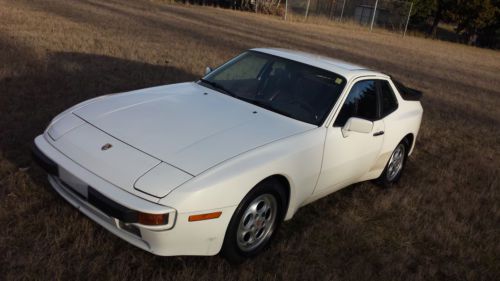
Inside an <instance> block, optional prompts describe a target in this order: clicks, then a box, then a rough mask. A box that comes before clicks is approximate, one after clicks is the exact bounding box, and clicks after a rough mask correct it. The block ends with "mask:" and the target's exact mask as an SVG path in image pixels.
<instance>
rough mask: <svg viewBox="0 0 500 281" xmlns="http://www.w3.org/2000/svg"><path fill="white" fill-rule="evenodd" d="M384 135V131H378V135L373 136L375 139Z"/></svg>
mask: <svg viewBox="0 0 500 281" xmlns="http://www.w3.org/2000/svg"><path fill="white" fill-rule="evenodd" d="M383 134H384V131H378V132H376V133H373V136H374V137H378V136H381V135H383Z"/></svg>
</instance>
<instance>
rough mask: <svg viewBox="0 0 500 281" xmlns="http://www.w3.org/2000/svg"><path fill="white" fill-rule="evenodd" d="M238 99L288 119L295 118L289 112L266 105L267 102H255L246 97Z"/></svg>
mask: <svg viewBox="0 0 500 281" xmlns="http://www.w3.org/2000/svg"><path fill="white" fill-rule="evenodd" d="M236 98H238V99H240V100H243V101H246V102H248V103H251V104H255V105H257V106H260V107H262V108H265V109H267V110H270V111H273V112H276V113H279V114H281V115H285V116H286V117H290V118H293V117H292V116H291V115H290V114H289V113H288V112H285V111H283V110H280V109H277V108H276V107H274V106H272V105H271V104H269V103H265V102H263V101H260V100H253V99H249V98H244V97H236Z"/></svg>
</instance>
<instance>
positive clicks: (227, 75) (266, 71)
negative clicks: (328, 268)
mask: <svg viewBox="0 0 500 281" xmlns="http://www.w3.org/2000/svg"><path fill="white" fill-rule="evenodd" d="M206 72H207V73H206V76H205V77H203V78H201V79H200V80H199V81H196V82H187V83H180V84H173V85H167V86H159V87H154V88H148V89H143V90H137V91H132V92H127V93H122V94H115V95H107V96H102V97H98V98H94V99H91V100H88V101H85V102H82V103H80V104H78V105H76V106H74V107H72V108H70V109H68V110H66V111H64V112H63V113H61V114H59V115H58V116H57V117H55V118H54V120H53V121H52V122H51V123H50V125H49V126H48V128H47V129H46V131H45V132H44V133H43V134H42V135H40V136H38V137H37V138H36V139H35V146H34V149H33V154H34V158H35V160H37V162H38V163H39V164H40V165H41V166H42V167H43V168H45V170H46V171H47V172H48V174H49V176H48V180H49V182H50V184H51V185H52V186H53V187H54V189H55V190H56V191H57V192H58V193H59V194H60V195H61V196H62V197H64V198H65V199H66V200H67V201H68V202H70V203H71V204H72V205H73V206H75V207H76V208H78V209H79V210H80V211H81V212H82V213H84V214H85V215H87V216H88V217H89V218H90V219H92V220H94V221H95V222H97V223H99V224H100V225H102V226H103V227H104V228H106V229H108V230H109V231H111V232H112V233H113V234H115V235H117V236H119V237H120V238H122V239H124V240H126V241H128V242H129V243H131V244H133V245H135V246H137V247H139V248H141V249H144V250H146V251H149V252H151V253H153V254H156V255H161V256H173V255H215V254H217V253H219V252H221V253H222V254H223V255H224V256H225V257H226V258H228V259H229V260H232V261H242V260H244V259H245V258H247V257H251V256H254V255H256V254H257V253H259V252H260V251H262V250H263V249H264V248H265V247H266V246H267V245H268V244H269V242H270V240H271V238H272V237H273V234H274V233H276V229H277V228H278V226H279V225H280V222H281V221H283V220H288V219H291V218H292V217H293V215H294V214H295V212H296V211H297V210H298V209H299V208H300V207H301V206H304V205H306V204H308V203H310V202H312V201H314V200H316V199H318V198H321V197H324V196H326V195H328V194H330V193H332V192H334V191H336V190H338V189H340V188H343V187H346V186H348V185H350V184H353V183H356V182H360V181H365V180H371V179H377V180H378V182H379V183H382V184H391V183H394V182H396V181H397V180H398V179H399V178H400V176H401V173H402V171H403V168H404V165H405V161H406V159H407V156H408V155H410V153H411V152H412V150H413V147H414V145H415V139H416V137H417V133H418V130H419V127H420V121H421V118H422V112H423V110H422V106H421V105H420V102H419V98H420V96H421V93H420V92H419V91H416V90H413V89H410V88H407V87H405V86H403V85H402V84H400V83H398V82H396V81H394V80H392V79H391V77H389V76H387V75H385V74H382V73H380V72H376V71H372V70H368V69H366V68H364V67H361V66H357V65H353V64H349V63H345V62H342V61H337V60H333V59H330V58H326V57H321V56H316V55H311V54H307V53H302V52H295V51H288V50H283V49H268V48H266V49H263V48H261V49H252V50H249V51H246V52H244V53H243V54H241V55H239V56H237V57H235V58H233V59H231V60H230V61H228V62H227V63H225V64H223V65H222V66H220V67H218V68H217V69H215V70H213V71H212V70H211V69H210V68H207V71H206Z"/></svg>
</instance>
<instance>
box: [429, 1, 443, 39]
mask: <svg viewBox="0 0 500 281" xmlns="http://www.w3.org/2000/svg"><path fill="white" fill-rule="evenodd" d="M442 17H443V7H442V6H441V4H438V7H437V11H436V15H435V16H434V21H433V22H432V26H431V28H430V29H429V33H428V35H429V36H430V37H433V38H435V37H436V33H437V28H438V25H439V22H440V21H441V19H442Z"/></svg>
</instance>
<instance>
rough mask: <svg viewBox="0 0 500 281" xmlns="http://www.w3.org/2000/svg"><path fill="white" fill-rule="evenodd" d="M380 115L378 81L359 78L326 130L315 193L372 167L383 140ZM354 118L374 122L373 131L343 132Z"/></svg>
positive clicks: (330, 189) (348, 181)
mask: <svg viewBox="0 0 500 281" xmlns="http://www.w3.org/2000/svg"><path fill="white" fill-rule="evenodd" d="M379 116H380V105H379V101H378V94H377V80H361V81H357V82H356V83H355V84H354V85H353V86H352V88H351V90H350V91H349V95H348V96H347V99H346V100H345V102H344V104H343V105H342V108H341V109H340V112H339V114H338V116H337V118H336V119H335V122H334V124H333V126H332V127H329V128H328V129H327V136H326V140H325V148H324V152H323V153H324V155H323V165H322V169H321V174H320V177H319V180H318V184H317V186H316V189H315V192H314V193H315V194H328V193H331V192H334V191H336V190H338V189H340V188H342V187H345V186H347V185H349V184H352V183H354V182H356V181H358V180H359V179H360V177H362V176H363V175H364V174H365V173H367V172H368V171H369V170H370V168H371V167H373V165H374V164H375V161H376V160H377V158H378V156H379V154H380V151H381V149H382V144H383V141H384V121H383V120H380V118H379ZM352 117H357V118H361V119H364V120H368V121H371V122H372V124H373V126H372V128H371V130H369V132H364V133H360V132H356V131H349V132H348V134H346V133H345V132H342V128H343V127H344V126H345V125H346V123H347V121H348V120H349V119H350V118H352ZM366 123H368V122H366Z"/></svg>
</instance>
